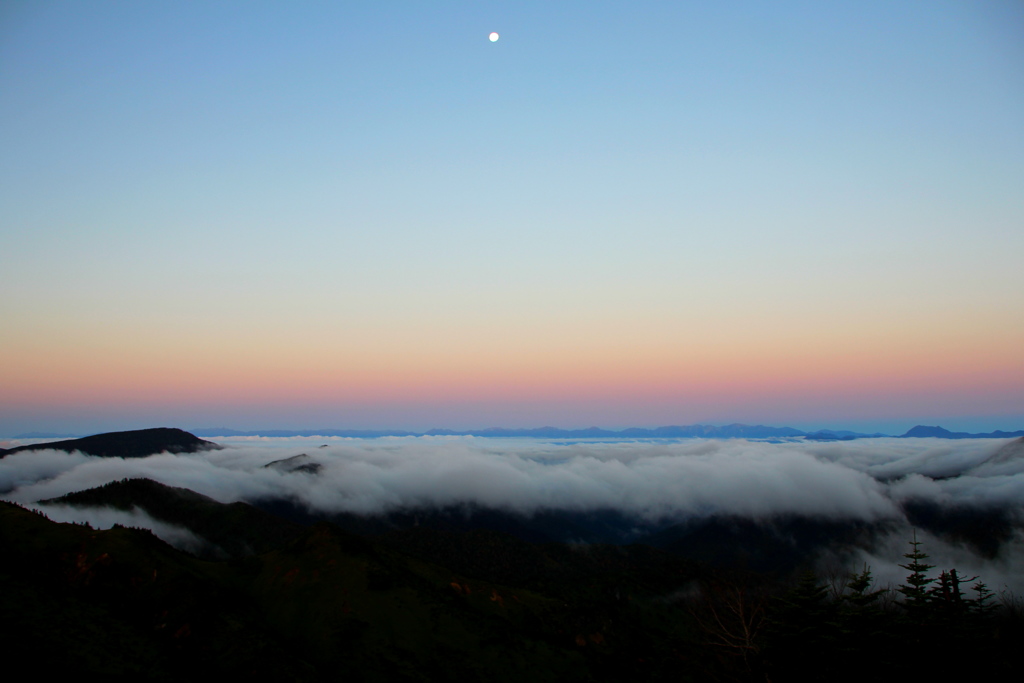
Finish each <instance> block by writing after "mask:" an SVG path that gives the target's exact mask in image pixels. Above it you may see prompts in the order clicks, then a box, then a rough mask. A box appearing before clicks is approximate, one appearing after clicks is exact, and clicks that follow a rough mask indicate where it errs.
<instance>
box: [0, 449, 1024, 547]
mask: <svg viewBox="0 0 1024 683" xmlns="http://www.w3.org/2000/svg"><path fill="white" fill-rule="evenodd" d="M218 441H219V442H220V443H223V444H225V445H226V446H227V447H226V448H225V449H224V450H220V451H209V452H203V453H197V454H181V455H174V454H169V453H162V454H157V455H152V456H150V457H147V458H140V459H128V460H123V459H120V458H94V457H90V456H85V455H82V454H81V453H72V454H68V453H63V452H58V451H36V452H26V453H17V454H14V455H11V456H8V457H7V458H4V459H3V460H0V490H2V491H5V493H4V494H3V495H4V497H5V498H7V499H9V500H14V501H17V502H20V503H34V502H36V501H39V500H43V499H47V498H53V497H57V496H60V495H63V494H65V493H70V492H72V491H79V490H82V489H86V488H91V487H95V486H100V485H102V484H105V483H107V482H109V481H114V480H118V479H122V478H127V477H149V478H151V479H154V480H156V481H159V482H161V483H164V484H167V485H170V486H178V487H184V488H188V489H192V490H193V491H197V492H199V493H202V494H205V495H207V496H210V497H212V498H214V499H216V500H219V501H221V502H232V501H237V500H243V501H249V502H255V501H259V500H261V499H268V498H279V499H280V498H283V499H288V500H292V501H294V502H296V503H298V504H300V505H303V506H306V507H308V508H309V509H310V510H313V511H319V512H326V513H334V512H353V513H360V514H370V513H377V512H387V511H391V510H396V509H402V508H412V507H423V506H449V505H462V504H476V505H482V506H488V507H494V508H499V509H504V510H509V511H514V512H519V513H523V514H530V513H533V512H536V511H540V510H572V511H587V510H600V509H613V510H617V511H620V512H623V513H626V514H629V515H634V516H636V517H637V518H639V519H642V520H647V521H672V520H680V521H682V520H688V519H693V518H701V517H709V516H712V515H716V514H727V515H737V516H741V517H747V518H753V519H761V518H766V517H771V516H776V515H800V516H806V517H818V518H827V519H833V520H859V521H867V522H872V521H891V522H894V523H897V524H899V525H901V526H902V524H904V523H905V522H906V520H905V516H904V513H903V511H902V509H901V504H903V503H905V502H907V501H918V502H921V501H923V502H931V503H936V504H939V505H942V506H944V507H945V508H949V507H954V508H955V507H964V508H993V507H998V508H999V509H1002V510H1004V511H1009V512H1010V513H1011V514H1016V513H1017V512H1018V511H1020V510H1022V509H1024V444H1022V443H1020V442H1006V441H993V440H990V439H978V440H959V441H947V440H941V439H888V438H887V439H863V440H858V441H851V442H838V443H815V442H804V441H800V440H794V441H792V442H784V443H767V442H759V441H746V440H739V439H736V440H724V441H718V440H702V439H690V440H680V441H676V442H653V441H640V442H636V441H633V442H629V441H622V442H596V443H595V442H576V443H561V442H555V441H541V440H532V439H484V438H474V437H418V438H413V437H409V438H403V437H395V438H381V439H367V440H362V439H342V438H324V437H307V438H241V439H221V440H218ZM303 453H305V454H307V456H308V457H306V458H301V459H298V460H295V461H292V464H304V465H307V466H308V465H310V464H311V463H315V464H318V465H320V468H319V470H318V471H317V472H315V473H311V472H309V471H303V470H294V471H289V467H290V465H289V464H288V463H282V464H279V465H277V466H275V467H269V468H268V467H266V465H267V464H269V463H271V462H274V461H280V460H283V459H285V458H290V457H293V456H296V455H299V454H303ZM314 469H315V468H314ZM307 470H308V468H307ZM47 513H48V514H50V515H51V517H52V516H54V514H56V513H55V512H51V511H47ZM126 514H127V513H126ZM136 514H138V513H136ZM94 516H95V515H94ZM58 517H60V518H61V519H64V518H65V517H66V518H67V519H68V520H71V519H76V520H78V521H85V520H86V519H88V521H90V522H91V523H93V524H94V525H95V524H97V523H101V524H102V520H98V519H92V518H87V517H82V516H79V517H75V516H74V514H73V513H72V512H68V511H66V510H65V511H63V512H61V513H60V514H59V515H58ZM112 519H113V518H112ZM116 521H118V522H119V523H122V524H132V525H136V526H148V527H150V528H154V525H153V524H147V523H144V522H145V521H146V520H140V519H138V518H133V520H124V521H122V520H120V519H118V520H116ZM110 523H113V522H110ZM108 525H109V524H108ZM154 531H157V533H161V532H160V530H157V529H156V528H154ZM179 531H180V530H179ZM166 533H170V532H166ZM166 533H165V535H166ZM174 533H177V532H174ZM172 535H173V534H172ZM186 540H188V539H186ZM183 542H185V541H179V545H180V544H181V543H183ZM188 542H192V541H191V540H188ZM1017 545H1019V543H1018V544H1017ZM1007 552H1012V553H1015V552H1016V550H1008V551H1007ZM897 557H898V555H897ZM875 559H876V560H877V558H875Z"/></svg>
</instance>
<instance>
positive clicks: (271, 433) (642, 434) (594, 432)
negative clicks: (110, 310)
mask: <svg viewBox="0 0 1024 683" xmlns="http://www.w3.org/2000/svg"><path fill="white" fill-rule="evenodd" d="M153 431H154V430H136V431H135V432H118V433H119V434H135V433H138V434H141V433H143V432H153ZM173 431H177V432H181V434H188V432H182V431H181V430H173ZM191 434H193V435H195V436H197V437H208V438H209V437H218V436H221V437H238V436H268V437H292V436H340V437H347V438H352V439H375V438H380V437H385V436H478V437H485V438H486V437H492V438H499V437H500V438H517V437H526V438H535V439H687V438H703V439H775V438H792V437H803V438H805V439H808V440H812V441H851V440H853V439H867V438H877V437H889V436H892V435H891V434H882V433H880V432H875V433H873V434H867V433H863V432H852V431H848V430H832V429H821V430H818V431H815V432H806V431H803V430H801V429H795V428H793V427H768V426H765V425H745V424H730V425H723V426H721V427H718V426H715V425H701V424H697V425H670V426H667V427H652V428H644V427H630V428H627V429H621V430H618V431H616V430H612V429H602V428H600V427H588V428H586V429H561V428H558V427H535V428H531V429H508V428H504V427H490V428H487V429H463V430H457V429H431V430H428V431H424V432H415V431H408V430H401V429H253V430H238V429H230V428H228V427H207V428H203V429H193V430H192V431H191ZM72 436H73V435H70V434H57V433H49V432H30V433H25V434H17V435H15V436H14V437H13V438H15V439H39V438H51V439H66V438H71V437H72ZM1020 436H1024V429H1021V430H1017V431H1015V432H1004V431H1001V430H996V431H994V432H987V433H978V434H970V433H967V432H951V431H949V430H948V429H944V428H943V427H938V426H935V427H929V426H925V425H918V426H916V427H913V428H912V429H910V430H908V431H907V432H906V433H905V434H902V435H900V437H899V438H928V437H930V438H939V439H1012V438H1015V437H1020ZM86 438H87V439H91V438H93V437H86ZM76 441H81V442H82V443H83V444H84V446H85V447H82V446H75V448H76V449H77V450H80V451H82V452H84V453H92V451H90V450H88V448H89V447H95V444H93V445H92V446H90V444H89V443H87V442H86V441H85V440H84V439H77V440H76ZM199 441H202V440H201V439H200V440H199ZM60 443H61V448H65V447H67V446H69V445H70V444H69V443H68V442H66V441H61V442H60ZM203 443H206V444H208V443H209V442H203ZM195 445H197V444H193V443H192V442H188V443H187V444H186V443H185V442H182V443H181V444H180V446H182V447H189V448H190V447H193V446H195ZM49 446H50V444H33V445H31V446H19V447H17V448H12V449H9V450H7V451H5V450H4V449H0V457H3V455H4V454H6V453H12V452H14V451H17V450H26V449H29V448H31V449H32V450H39V449H41V448H44V447H49ZM150 452H152V451H150ZM93 454H94V455H101V454H102V453H93ZM127 457H138V456H127Z"/></svg>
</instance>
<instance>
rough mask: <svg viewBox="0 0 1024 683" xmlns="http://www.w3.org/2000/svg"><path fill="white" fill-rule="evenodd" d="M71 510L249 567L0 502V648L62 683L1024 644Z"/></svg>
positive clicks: (804, 671)
mask: <svg viewBox="0 0 1024 683" xmlns="http://www.w3.org/2000/svg"><path fill="white" fill-rule="evenodd" d="M62 501H63V502H65V503H68V502H75V503H76V504H78V505H89V504H102V505H108V506H109V505H113V506H118V505H120V506H127V505H132V506H137V505H148V506H149V508H148V509H150V510H152V511H153V512H152V514H153V515H154V516H157V517H161V516H162V518H163V519H166V520H168V521H172V522H173V523H176V524H179V525H181V526H185V527H187V528H190V529H192V530H193V531H197V532H198V529H199V528H200V527H203V528H205V529H207V531H206V533H207V534H208V535H210V536H215V535H216V534H220V535H221V537H220V540H221V542H223V543H224V544H225V545H229V543H228V542H227V541H226V540H225V539H230V538H231V537H232V536H233V535H235V534H248V535H247V536H246V537H245V538H246V541H245V544H246V545H248V546H249V547H251V548H260V549H261V550H260V551H256V550H253V551H252V552H251V553H249V554H247V555H244V554H242V555H239V556H236V557H234V558H233V559H230V560H225V561H217V562H214V561H206V560H203V559H201V558H198V557H195V556H193V555H189V554H187V553H183V552H179V551H176V550H174V549H173V548H171V547H170V546H168V545H166V544H164V543H163V542H162V541H160V540H159V539H158V538H156V537H155V536H153V535H152V534H150V533H149V532H147V531H142V530H138V529H128V528H123V527H115V528H113V529H110V530H107V531H98V530H94V529H91V528H89V527H87V526H83V525H74V524H57V523H54V522H51V521H49V520H48V519H46V518H45V517H43V516H42V515H40V514H38V513H33V512H31V511H29V510H26V509H24V508H21V507H19V506H17V505H13V504H9V503H0V548H3V549H4V562H3V563H0V642H3V643H4V645H5V647H6V648H8V649H7V651H8V652H14V653H17V654H18V656H20V657H23V658H25V659H26V660H27V661H39V662H45V663H46V667H47V670H48V672H49V673H51V674H53V675H54V676H60V675H62V674H63V675H71V676H74V677H75V678H76V679H81V678H83V677H85V678H94V677H95V676H97V675H103V676H104V677H105V678H108V679H114V680H118V679H121V680H128V679H131V680H182V679H185V678H188V679H190V680H193V679H198V680H215V679H222V678H224V677H226V676H231V677H232V678H234V677H244V678H247V679H257V680H275V681H280V680H289V681H291V680H294V681H321V680H338V679H344V680H347V681H392V680H397V681H403V680H417V681H449V680H450V681H460V682H462V681H478V680H487V681H491V680H496V681H519V680H540V681H544V680H551V681H555V680H558V681H660V680H672V681H703V680H760V681H763V680H767V679H768V678H770V680H780V681H782V680H829V681H834V680H863V679H866V678H871V679H876V680H907V679H908V678H909V677H910V676H911V675H913V676H915V677H919V678H920V677H933V676H935V675H936V674H940V673H943V672H948V669H949V668H950V667H952V666H954V665H958V664H959V665H961V666H969V668H970V670H971V672H972V673H974V674H975V675H976V676H977V677H983V678H992V679H994V678H997V677H1000V678H1001V677H1005V676H1006V675H1007V674H1008V673H1009V671H1010V670H1011V669H1012V667H1013V666H1014V665H1015V662H1016V646H1017V643H1018V642H1019V638H1020V637H1021V635H1022V628H1021V623H1020V621H1019V620H1016V621H1015V620H1014V619H1013V618H1012V616H1013V615H1012V614H1004V615H1003V616H1001V617H998V618H997V617H995V616H993V615H991V614H989V613H988V611H987V608H986V604H985V603H983V602H979V600H978V599H977V598H972V597H970V595H968V594H966V593H965V596H964V598H963V600H961V599H960V598H959V597H958V595H959V592H958V591H959V589H957V590H954V591H953V592H952V593H950V592H949V591H948V590H947V591H946V594H945V595H944V594H943V593H942V592H932V593H929V597H927V599H924V600H923V601H922V602H921V604H920V605H918V606H917V607H915V608H914V609H909V608H907V609H905V608H900V607H897V606H895V605H894V604H893V603H892V602H891V598H892V596H894V595H895V594H894V593H891V592H890V593H887V594H886V595H888V596H889V597H888V598H883V597H882V596H881V594H880V593H874V592H872V591H868V590H866V586H867V584H864V585H862V586H861V587H860V589H859V592H857V590H854V589H853V588H849V587H848V588H846V589H845V590H844V588H843V587H842V585H839V586H838V587H837V590H838V591H839V592H840V593H842V594H843V595H844V597H842V598H840V599H830V598H829V597H828V595H827V591H826V589H825V587H824V586H822V585H818V584H817V583H816V582H814V581H813V580H810V581H807V580H805V581H803V582H801V583H800V584H798V585H797V586H796V588H795V589H793V590H790V587H789V586H787V585H786V584H785V583H780V582H779V581H778V580H777V579H773V578H770V577H768V576H765V575H759V574H757V573H756V572H737V571H725V570H722V569H712V568H711V567H709V566H708V565H705V564H700V563H697V562H694V561H691V560H687V559H685V558H683V557H680V556H679V555H675V554H672V553H667V552H665V551H662V550H659V549H656V548H653V547H650V546H645V545H625V546H621V545H620V546H612V545H600V544H591V545H584V544H561V543H532V542H529V541H527V540H524V539H521V538H516V537H514V536H511V535H509V534H506V533H502V532H500V531H494V530H488V529H484V528H476V529H471V530H459V529H455V528H447V529H439V528H430V527H424V526H418V527H417V526H414V527H406V528H398V529H394V528H393V529H391V530H390V531H386V532H384V533H382V534H379V535H375V536H360V535H355V534H352V533H348V532H346V531H344V530H342V529H340V528H339V527H337V526H336V525H333V524H330V523H326V522H319V523H315V524H313V525H311V526H308V527H300V526H296V525H292V524H289V523H288V522H284V521H283V520H278V521H276V522H273V521H270V520H269V518H268V516H267V515H266V513H264V512H260V511H257V510H245V509H244V508H245V507H247V506H244V505H243V504H235V505H223V504H221V503H218V502H216V501H213V500H211V499H209V498H206V497H203V496H199V495H198V494H195V493H194V492H191V491H187V490H185V489H174V488H170V487H166V486H163V485H161V484H157V483H155V482H151V481H148V480H138V481H125V482H117V483H115V484H110V485H108V486H105V487H100V488H99V489H93V490H90V491H84V492H79V493H77V494H72V495H70V496H67V497H65V498H64V499H62ZM239 505H243V507H238V506H239ZM239 520H248V521H249V522H251V523H246V522H241V521H239ZM203 525H205V527H204V526H203ZM741 531H742V533H738V534H737V533H733V534H731V535H730V534H724V535H725V537H726V538H727V539H729V541H730V542H733V543H737V544H740V545H750V546H751V547H757V544H756V543H753V542H752V541H751V540H750V539H747V538H746V535H747V534H748V533H753V532H754V531H756V530H751V529H744V530H741ZM748 550H749V549H748ZM947 589H948V586H947ZM965 590H966V589H965Z"/></svg>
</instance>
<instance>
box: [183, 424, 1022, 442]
mask: <svg viewBox="0 0 1024 683" xmlns="http://www.w3.org/2000/svg"><path fill="white" fill-rule="evenodd" d="M192 433H194V434H196V435H197V436H205V437H215V436H279V437H288V436H342V437H349V438H356V439H372V438H378V437H382V436H480V437H506V438H507V437H532V438H538V439H686V438H704V439H773V438H787V437H799V436H802V437H804V438H807V439H811V440H815V441H848V440H851V439H865V438H876V437H887V436H891V435H890V434H882V433H880V432H875V433H873V434H866V433H863V432H851V431H847V430H831V429H821V430H818V431H815V432H805V431H803V430H801V429H795V428H793V427H768V426H765V425H745V424H730V425H723V426H721V427H717V426H715V425H701V424H697V425H671V426H667V427H653V428H643V427H630V428H627V429H622V430H619V431H615V430H611V429H602V428H600V427H588V428H586V429H560V428H558V427H536V428H532V429H506V428H503V427H490V428H488V429H464V430H456V429H431V430H429V431H425V432H413V431H404V430H385V429H381V430H374V429H262V430H252V431H240V430H237V429H228V428H226V427H212V428H208V429H193V430H192ZM1018 436H1024V429H1022V430H1018V431H1016V432H1004V431H995V432H989V433H986V434H968V433H966V432H951V431H949V430H947V429H943V428H942V427H926V426H924V425H918V426H916V427H914V428H912V429H910V430H909V431H907V433H906V434H903V435H901V438H913V437H937V438H941V439H1012V438H1014V437H1018Z"/></svg>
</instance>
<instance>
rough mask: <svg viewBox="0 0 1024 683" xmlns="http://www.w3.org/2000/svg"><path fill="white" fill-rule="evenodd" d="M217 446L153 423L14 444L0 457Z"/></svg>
mask: <svg viewBox="0 0 1024 683" xmlns="http://www.w3.org/2000/svg"><path fill="white" fill-rule="evenodd" d="M214 448H220V446H218V445H217V444H215V443H213V442H212V441H204V440H203V439H200V438H199V437H197V436H195V435H193V434H189V433H188V432H186V431H184V430H182V429H174V428H171V427H157V428H155V429H136V430H134V431H129V432H109V433H106V434H95V435H93V436H86V437H82V438H81V439H68V440H66V441H52V442H49V443H37V444H30V445H26V446H17V447H15V448H9V449H6V450H3V449H0V458H3V457H5V456H8V455H10V454H11V453H19V452H21V451H40V450H49V449H53V450H58V451H65V452H67V453H71V452H72V451H81V452H82V453H85V454H87V455H96V456H100V457H104V458H144V457H146V456H147V455H153V454H154V453H163V452H165V451H166V452H168V453H195V452H197V451H201V450H210V449H214Z"/></svg>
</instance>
